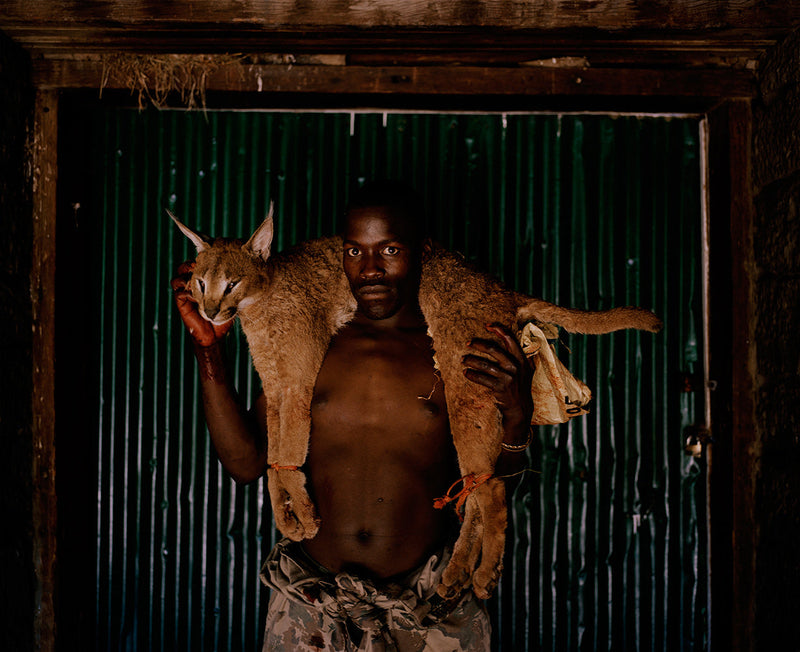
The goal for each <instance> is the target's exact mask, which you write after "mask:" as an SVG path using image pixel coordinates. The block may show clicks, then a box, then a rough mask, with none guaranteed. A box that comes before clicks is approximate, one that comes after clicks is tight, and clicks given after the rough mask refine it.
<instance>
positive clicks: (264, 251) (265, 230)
mask: <svg viewBox="0 0 800 652" xmlns="http://www.w3.org/2000/svg"><path fill="white" fill-rule="evenodd" d="M274 210H275V204H274V202H272V201H271V202H270V203H269V213H268V214H267V217H266V218H265V219H264V221H263V222H262V223H261V226H259V227H258V228H257V229H256V230H255V231H254V232H253V235H251V236H250V239H249V240H248V241H247V242H245V243H244V244H243V245H242V249H244V250H245V251H249V252H250V253H252V254H254V255H255V256H259V257H261V258H263V259H264V260H266V259H267V258H269V254H270V250H271V249H272V236H273V234H274V232H275V226H274V222H273V220H272V215H273V213H274Z"/></svg>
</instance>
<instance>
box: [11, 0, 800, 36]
mask: <svg viewBox="0 0 800 652" xmlns="http://www.w3.org/2000/svg"><path fill="white" fill-rule="evenodd" d="M798 20H800V8H799V7H797V6H796V3H791V2H763V1H762V0H683V1H682V2H670V3H663V2H658V3H656V2H630V0H593V1H592V2H575V0H538V1H536V2H520V1H519V0H476V1H473V2H463V1H460V0H404V1H403V2H398V1H397V0H340V1H338V2H335V3H332V2H330V0H304V1H303V2H300V1H298V0H193V1H192V2H163V1H162V0H107V1H105V2H91V3H89V2H74V0H4V3H3V7H2V9H1V10H0V28H3V29H5V26H8V27H10V28H13V29H16V28H17V27H24V26H35V25H41V26H47V27H48V28H53V29H58V28H69V27H70V26H74V25H77V24H80V23H87V24H95V25H100V26H105V27H108V28H129V27H137V26H138V27H140V28H144V29H151V28H157V27H159V26H165V25H173V26H177V27H186V26H187V25H202V24H205V25H207V26H212V25H213V26H215V27H214V28H215V29H216V30H217V31H218V32H219V33H226V32H231V31H235V30H237V29H241V28H251V29H252V28H260V29H265V30H269V29H276V28H285V27H292V26H295V27H303V28H309V27H313V26H327V27H342V26H352V27H368V26H369V27H377V26H381V25H383V26H386V27H404V26H405V27H413V26H417V27H426V28H432V27H436V26H451V27H454V26H478V27H488V26H494V27H504V28H510V29H521V28H522V29H541V30H553V29H564V28H575V27H581V28H586V29H598V30H612V31H619V30H627V29H657V30H681V29H685V30H714V29H735V28H744V29H754V28H757V27H766V28H781V29H785V28H787V27H788V26H790V25H792V24H797V22H798Z"/></svg>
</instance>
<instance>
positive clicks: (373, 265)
mask: <svg viewBox="0 0 800 652" xmlns="http://www.w3.org/2000/svg"><path fill="white" fill-rule="evenodd" d="M381 263H382V261H381V260H380V258H379V257H378V256H364V258H363V263H362V266H361V276H362V277H363V278H366V279H372V278H382V277H383V275H384V273H385V270H384V269H383V265H382V264H381Z"/></svg>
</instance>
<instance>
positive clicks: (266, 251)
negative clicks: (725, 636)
mask: <svg viewBox="0 0 800 652" xmlns="http://www.w3.org/2000/svg"><path fill="white" fill-rule="evenodd" d="M172 218H173V219H174V220H175V222H176V223H177V224H178V226H179V227H180V228H181V230H182V231H183V232H184V234H186V235H187V237H189V238H190V239H191V240H192V241H193V242H194V243H195V245H196V247H197V250H198V254H197V260H196V261H195V266H194V270H193V272H192V279H191V281H190V288H191V291H192V296H193V298H194V299H195V300H196V301H197V303H198V308H199V310H200V314H201V315H202V316H203V317H205V318H206V319H208V320H209V321H214V322H216V323H220V324H221V323H224V322H226V321H228V320H230V319H233V318H234V317H235V316H238V317H239V322H240V324H241V326H242V331H243V332H244V334H245V336H246V338H247V344H248V346H249V348H250V356H251V357H252V359H253V366H254V367H255V369H256V372H257V373H258V376H259V378H260V379H261V384H262V386H263V389H264V395H265V398H266V403H267V432H268V433H269V435H268V437H267V463H268V464H269V465H270V467H269V468H268V469H267V485H268V488H269V495H270V502H271V503H272V511H273V514H274V516H275V524H276V525H277V527H278V529H279V530H280V531H281V532H282V533H283V534H284V535H285V536H287V537H289V538H290V539H293V540H295V541H299V540H301V539H310V538H313V537H314V536H315V535H316V534H317V531H318V530H319V523H320V522H319V519H318V517H317V514H316V510H315V508H314V504H313V502H312V501H311V498H310V497H309V495H308V491H307V490H306V478H305V474H304V473H303V472H302V471H301V470H299V469H300V467H301V466H302V465H303V464H304V463H305V460H306V453H307V451H308V440H309V434H310V430H311V399H312V395H313V392H314V385H315V383H316V379H317V375H318V373H319V370H320V368H321V367H322V361H323V359H324V357H325V354H326V353H327V351H328V345H329V344H330V341H331V337H332V336H333V335H334V334H335V333H336V332H337V331H338V330H339V329H340V328H341V327H342V326H343V325H344V324H345V323H347V322H348V321H350V319H352V317H353V315H354V314H355V307H356V303H355V299H354V298H353V295H352V293H351V292H350V286H349V285H348V283H347V279H346V277H345V275H344V270H343V268H342V249H343V245H342V239H341V237H330V238H320V239H318V240H310V241H308V242H303V243H301V244H299V245H297V246H296V247H293V248H291V249H288V250H286V251H283V252H281V253H278V254H276V255H275V256H270V248H271V243H272V235H273V221H272V208H271V207H270V213H269V215H268V216H267V219H266V220H264V222H263V223H262V224H261V226H259V228H258V229H256V231H255V232H254V233H253V236H252V237H251V238H250V240H248V241H247V242H246V243H244V244H242V241H241V240H229V239H223V238H216V239H213V240H212V239H210V238H207V237H205V236H202V235H200V234H197V233H194V232H193V231H191V230H190V229H189V228H188V227H186V226H185V225H183V224H181V223H180V222H178V220H177V219H176V218H175V217H174V216H172ZM201 281H202V284H201ZM232 281H238V283H237V284H236V285H235V286H234V287H233V288H232V289H230V290H228V288H229V285H228V284H229V283H230V282H232Z"/></svg>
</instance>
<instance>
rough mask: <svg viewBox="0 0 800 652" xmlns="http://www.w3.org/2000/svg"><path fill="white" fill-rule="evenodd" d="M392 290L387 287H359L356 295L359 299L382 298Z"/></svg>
mask: <svg viewBox="0 0 800 652" xmlns="http://www.w3.org/2000/svg"><path fill="white" fill-rule="evenodd" d="M391 290H392V288H391V287H390V286H388V285H361V286H359V288H358V294H359V296H361V297H372V296H383V295H386V294H389V293H390V292H391Z"/></svg>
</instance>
